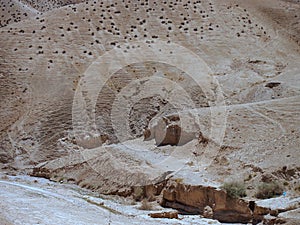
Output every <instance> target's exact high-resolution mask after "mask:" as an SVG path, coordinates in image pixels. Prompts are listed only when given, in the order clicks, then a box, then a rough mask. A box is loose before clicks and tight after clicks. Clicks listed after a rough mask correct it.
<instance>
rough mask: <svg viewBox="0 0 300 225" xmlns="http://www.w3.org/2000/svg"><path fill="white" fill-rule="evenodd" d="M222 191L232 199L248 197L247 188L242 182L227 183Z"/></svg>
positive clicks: (222, 187)
mask: <svg viewBox="0 0 300 225" xmlns="http://www.w3.org/2000/svg"><path fill="white" fill-rule="evenodd" d="M221 189H223V190H225V191H226V193H227V195H228V196H229V197H230V198H239V197H245V196H246V195H247V194H246V187H245V185H244V183H242V182H237V181H233V182H226V183H224V184H223V185H222V186H221Z"/></svg>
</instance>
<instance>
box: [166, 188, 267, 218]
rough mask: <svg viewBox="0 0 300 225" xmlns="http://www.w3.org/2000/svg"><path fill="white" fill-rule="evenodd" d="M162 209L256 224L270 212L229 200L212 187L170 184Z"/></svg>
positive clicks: (235, 200)
mask: <svg viewBox="0 0 300 225" xmlns="http://www.w3.org/2000/svg"><path fill="white" fill-rule="evenodd" d="M162 205H163V206H166V207H172V208H175V209H177V210H178V211H179V212H181V213H185V214H200V215H203V216H205V217H207V216H209V217H212V218H214V219H217V220H219V221H220V222H227V223H237V222H239V223H249V222H254V223H255V224H256V223H258V222H260V221H262V220H263V216H264V215H266V214H268V213H269V211H270V210H269V209H268V208H263V207H259V206H256V205H255V207H254V208H252V209H251V208H250V207H249V206H250V203H249V202H248V201H245V200H242V199H235V198H230V197H228V196H227V195H226V192H224V191H222V190H218V189H216V188H213V187H205V186H192V185H186V184H181V183H176V182H169V183H168V184H167V186H166V188H165V189H164V191H163V203H162Z"/></svg>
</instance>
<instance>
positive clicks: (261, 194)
mask: <svg viewBox="0 0 300 225" xmlns="http://www.w3.org/2000/svg"><path fill="white" fill-rule="evenodd" d="M282 193H283V188H282V186H281V185H279V184H278V183H277V182H270V183H265V182H264V183H262V184H260V185H259V186H258V189H257V192H256V195H255V196H256V197H257V198H260V199H266V198H273V197H275V196H276V195H281V194H282Z"/></svg>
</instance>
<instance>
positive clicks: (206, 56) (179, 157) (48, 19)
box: [0, 0, 300, 212]
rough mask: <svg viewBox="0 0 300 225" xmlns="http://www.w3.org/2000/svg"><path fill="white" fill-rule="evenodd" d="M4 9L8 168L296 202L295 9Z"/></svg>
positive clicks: (46, 5)
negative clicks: (272, 187) (271, 185)
mask: <svg viewBox="0 0 300 225" xmlns="http://www.w3.org/2000/svg"><path fill="white" fill-rule="evenodd" d="M1 10H2V11H1V21H0V22H1V24H0V26H1V28H0V33H1V35H0V45H1V50H0V51H1V53H0V55H1V58H0V64H1V66H0V98H1V101H0V119H1V121H2V123H1V124H0V166H1V168H2V170H4V171H10V172H11V171H14V170H16V171H25V172H29V173H31V174H33V175H36V176H44V177H48V178H51V179H54V180H57V181H69V182H75V183H77V184H79V185H81V186H84V187H89V188H91V189H94V190H98V191H101V192H104V193H114V194H116V193H117V194H120V195H124V196H126V195H131V194H132V193H133V190H134V188H135V187H136V186H143V187H148V185H150V186H151V185H156V184H162V186H163V187H165V188H166V187H168V185H167V183H166V181H168V180H170V179H171V181H172V179H173V181H174V180H176V179H180V180H183V182H184V184H185V185H194V186H197V185H207V186H214V187H216V188H217V187H219V186H220V185H221V184H222V183H224V181H227V180H242V181H244V182H245V183H246V185H247V187H248V190H247V192H248V195H249V196H251V197H252V196H254V193H255V189H256V186H257V185H258V184H259V183H261V182H262V181H265V180H268V181H272V180H273V181H277V182H279V183H281V184H284V185H285V189H286V190H288V191H290V192H291V193H292V195H299V192H297V190H298V189H299V187H300V183H299V174H300V169H299V168H300V164H299V160H298V159H299V156H300V152H299V146H300V140H299V137H300V130H299V127H300V126H299V125H300V121H299V120H300V119H299V118H300V113H299V108H300V105H299V102H300V101H299V100H300V95H299V91H300V83H299V82H300V81H299V79H298V76H299V74H300V67H299V61H300V44H299V43H300V42H299V41H300V40H299V31H300V25H299V23H300V13H299V12H300V4H299V1H284V0H267V1H263V2H261V1H258V0H251V1H241V0H226V1H213V0H211V1H196V0H194V1H185V0H184V1H161V2H160V1H147V0H145V1H85V2H82V1H25V0H24V1H1ZM171 181H170V182H171ZM158 189H159V191H157V192H158V193H157V195H159V194H162V193H163V192H162V188H161V187H159V188H158ZM148 197H149V196H148ZM176 203H178V201H177V202H176ZM179 203H180V201H179ZM181 203H182V204H181V206H180V207H182V205H184V206H185V207H188V206H192V207H194V206H193V205H192V204H191V203H189V201H187V202H181ZM189 204H190V205H189ZM232 205H234V204H232ZM204 207H205V206H204ZM210 207H212V206H210ZM202 210H203V209H202V208H201V210H200V211H201V212H202ZM247 210H249V209H248V208H247Z"/></svg>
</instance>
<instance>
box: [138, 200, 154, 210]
mask: <svg viewBox="0 0 300 225" xmlns="http://www.w3.org/2000/svg"><path fill="white" fill-rule="evenodd" d="M139 209H140V210H151V209H152V205H151V203H149V202H148V200H147V199H143V201H142V202H141V206H140V208H139Z"/></svg>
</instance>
